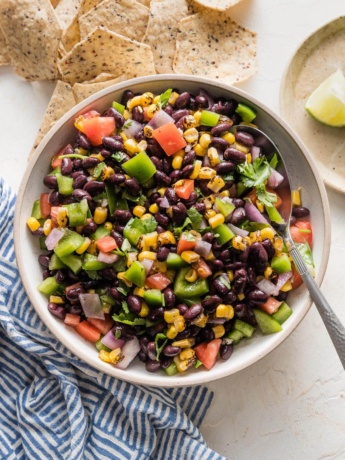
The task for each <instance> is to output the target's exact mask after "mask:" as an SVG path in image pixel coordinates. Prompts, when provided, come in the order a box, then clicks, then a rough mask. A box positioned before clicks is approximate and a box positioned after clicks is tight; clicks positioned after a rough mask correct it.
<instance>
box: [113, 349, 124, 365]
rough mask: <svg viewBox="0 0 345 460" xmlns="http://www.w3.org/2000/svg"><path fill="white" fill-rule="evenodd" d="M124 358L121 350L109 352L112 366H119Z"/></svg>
mask: <svg viewBox="0 0 345 460" xmlns="http://www.w3.org/2000/svg"><path fill="white" fill-rule="evenodd" d="M123 358H124V356H123V354H122V351H121V348H115V349H114V350H112V351H110V352H109V359H110V362H111V364H117V363H119V362H120V361H122V360H123Z"/></svg>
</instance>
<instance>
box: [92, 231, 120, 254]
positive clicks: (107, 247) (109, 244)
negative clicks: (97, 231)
mask: <svg viewBox="0 0 345 460" xmlns="http://www.w3.org/2000/svg"><path fill="white" fill-rule="evenodd" d="M96 246H97V248H98V249H99V250H100V251H102V252H110V251H112V250H113V249H116V248H117V244H116V241H115V239H114V238H113V237H112V236H109V235H107V236H103V237H102V238H100V239H99V240H97V241H96Z"/></svg>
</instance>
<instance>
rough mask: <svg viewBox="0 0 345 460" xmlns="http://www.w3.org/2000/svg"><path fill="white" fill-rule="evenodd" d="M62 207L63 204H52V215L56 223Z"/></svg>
mask: <svg viewBox="0 0 345 460" xmlns="http://www.w3.org/2000/svg"><path fill="white" fill-rule="evenodd" d="M60 208H61V206H52V207H51V208H50V217H51V218H52V221H53V222H55V223H57V216H58V213H59V209H60Z"/></svg>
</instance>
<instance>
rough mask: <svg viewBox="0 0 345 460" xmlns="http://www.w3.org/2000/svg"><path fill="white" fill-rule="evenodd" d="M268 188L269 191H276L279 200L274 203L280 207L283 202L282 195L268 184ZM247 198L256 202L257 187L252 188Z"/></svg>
mask: <svg viewBox="0 0 345 460" xmlns="http://www.w3.org/2000/svg"><path fill="white" fill-rule="evenodd" d="M266 190H267V191H268V192H269V193H274V194H275V195H276V197H277V201H276V202H275V203H274V206H275V207H276V208H279V206H280V205H281V204H282V202H283V200H282V199H281V198H280V196H279V195H278V193H277V192H276V191H275V190H273V189H271V188H270V187H267V186H266ZM246 198H250V200H251V201H252V203H254V204H255V203H256V200H257V196H256V190H255V188H253V190H251V191H250V192H249V193H248V194H247V195H246Z"/></svg>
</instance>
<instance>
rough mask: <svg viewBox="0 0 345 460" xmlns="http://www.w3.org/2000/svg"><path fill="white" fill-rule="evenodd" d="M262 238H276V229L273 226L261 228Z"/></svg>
mask: <svg viewBox="0 0 345 460" xmlns="http://www.w3.org/2000/svg"><path fill="white" fill-rule="evenodd" d="M261 238H262V239H263V240H266V239H267V238H268V239H269V240H273V238H274V230H273V229H272V228H271V227H266V228H263V229H262V230H261Z"/></svg>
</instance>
